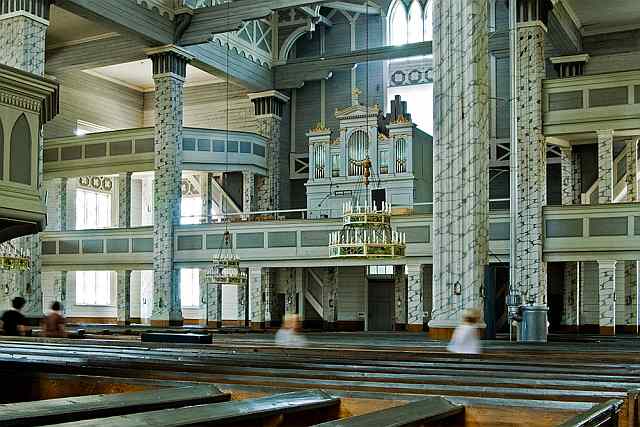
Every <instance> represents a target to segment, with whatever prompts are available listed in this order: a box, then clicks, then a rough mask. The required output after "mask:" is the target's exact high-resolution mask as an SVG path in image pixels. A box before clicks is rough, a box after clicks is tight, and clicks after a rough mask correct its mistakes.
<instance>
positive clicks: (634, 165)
mask: <svg viewBox="0 0 640 427" xmlns="http://www.w3.org/2000/svg"><path fill="white" fill-rule="evenodd" d="M626 180H627V202H635V201H637V200H638V140H637V139H631V140H628V141H627V176H626Z"/></svg>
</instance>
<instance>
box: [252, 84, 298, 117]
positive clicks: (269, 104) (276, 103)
mask: <svg viewBox="0 0 640 427" xmlns="http://www.w3.org/2000/svg"><path fill="white" fill-rule="evenodd" d="M248 97H249V100H250V101H251V102H253V105H254V107H255V111H254V114H255V116H256V117H260V116H269V115H274V116H277V117H282V110H283V106H284V104H286V103H287V102H289V97H288V96H287V95H285V94H283V93H282V92H279V91H277V90H267V91H264V92H254V93H250V94H249V95H248Z"/></svg>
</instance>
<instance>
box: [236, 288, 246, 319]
mask: <svg viewBox="0 0 640 427" xmlns="http://www.w3.org/2000/svg"><path fill="white" fill-rule="evenodd" d="M247 286H248V285H247V284H245V285H242V286H238V295H237V300H238V321H239V322H240V326H243V327H244V326H246V322H247Z"/></svg>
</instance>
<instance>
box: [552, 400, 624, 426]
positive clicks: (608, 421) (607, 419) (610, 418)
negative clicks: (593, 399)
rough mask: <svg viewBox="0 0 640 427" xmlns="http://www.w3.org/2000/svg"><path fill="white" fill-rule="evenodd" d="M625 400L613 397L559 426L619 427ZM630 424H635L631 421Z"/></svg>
mask: <svg viewBox="0 0 640 427" xmlns="http://www.w3.org/2000/svg"><path fill="white" fill-rule="evenodd" d="M623 404H624V401H623V400H619V399H612V400H608V401H606V402H604V403H601V404H599V405H595V406H594V407H593V408H591V410H590V411H587V412H584V413H582V414H579V415H576V416H575V417H573V418H571V419H570V420H567V421H566V422H564V423H562V424H561V425H560V426H558V427H596V426H598V427H618V420H619V418H620V409H621V408H622V405H623ZM629 425H634V424H632V423H630V424H629Z"/></svg>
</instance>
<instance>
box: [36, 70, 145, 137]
mask: <svg viewBox="0 0 640 427" xmlns="http://www.w3.org/2000/svg"><path fill="white" fill-rule="evenodd" d="M57 77H58V79H59V80H60V114H58V116H56V118H55V119H53V120H52V121H50V122H49V123H47V124H46V125H45V127H44V135H45V138H47V139H48V138H58V137H63V136H70V135H73V134H74V132H75V130H76V126H77V121H78V120H84V121H87V122H90V123H93V124H96V125H99V126H104V127H107V128H110V129H127V128H136V127H140V126H142V123H143V120H142V119H143V108H142V107H143V104H142V102H143V100H142V94H141V93H140V92H138V91H135V90H133V89H129V88H127V87H125V86H122V85H118V84H115V83H112V82H109V81H107V80H104V79H101V78H98V77H95V76H92V75H90V74H87V73H84V72H82V71H76V72H72V73H66V74H63V75H60V76H57Z"/></svg>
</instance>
